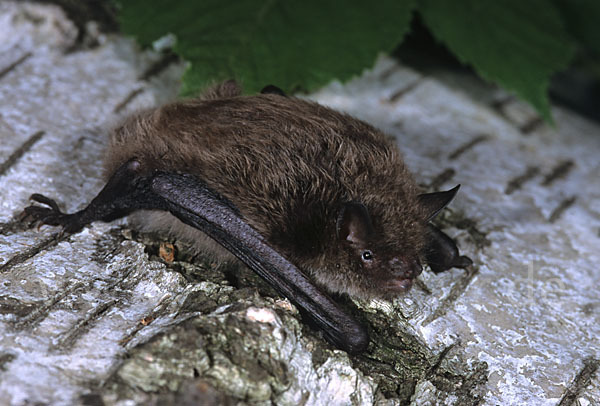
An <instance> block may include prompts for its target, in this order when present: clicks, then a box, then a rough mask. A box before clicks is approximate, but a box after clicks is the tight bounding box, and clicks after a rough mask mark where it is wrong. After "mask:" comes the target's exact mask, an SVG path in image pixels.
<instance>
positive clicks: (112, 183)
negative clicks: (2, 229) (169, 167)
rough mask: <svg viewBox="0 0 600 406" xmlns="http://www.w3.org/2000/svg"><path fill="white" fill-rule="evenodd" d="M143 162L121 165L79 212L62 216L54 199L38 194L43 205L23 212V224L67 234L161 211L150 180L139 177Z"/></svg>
mask: <svg viewBox="0 0 600 406" xmlns="http://www.w3.org/2000/svg"><path fill="white" fill-rule="evenodd" d="M139 169H140V163H139V162H138V161H137V160H135V159H132V160H130V161H128V162H126V163H124V164H123V165H121V166H120V167H119V168H118V169H117V171H116V172H115V173H114V174H113V176H112V177H111V178H110V179H109V180H108V182H107V184H106V185H105V186H104V188H103V189H102V190H101V191H100V193H98V195H97V196H96V197H95V198H94V199H93V200H92V201H91V203H90V204H89V205H88V206H87V207H86V208H84V209H83V210H80V211H78V212H75V213H72V214H67V213H63V212H62V211H61V210H60V209H59V207H58V204H57V203H56V201H55V200H54V199H51V198H49V197H46V196H44V195H41V194H38V193H35V194H33V195H31V197H30V199H31V200H33V201H35V202H38V203H41V204H42V205H44V206H39V205H31V206H28V207H26V208H25V209H23V212H22V213H21V216H20V217H21V221H23V222H27V223H28V224H29V225H30V226H33V225H35V224H39V225H43V224H47V225H52V226H62V227H63V230H64V231H65V232H69V233H76V232H78V231H80V230H81V229H82V228H83V227H84V226H85V225H87V224H89V223H91V222H92V221H96V220H102V221H111V220H115V219H117V218H120V217H123V216H125V215H127V214H129V213H131V212H132V211H134V210H138V209H144V208H160V207H159V206H161V200H160V199H157V198H156V197H155V196H154V195H153V194H152V193H149V190H150V188H149V182H150V181H151V180H150V178H149V177H143V176H140V175H139Z"/></svg>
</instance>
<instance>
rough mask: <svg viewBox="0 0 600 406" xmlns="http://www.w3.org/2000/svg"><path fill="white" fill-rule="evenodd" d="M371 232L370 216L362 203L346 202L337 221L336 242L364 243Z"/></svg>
mask: <svg viewBox="0 0 600 406" xmlns="http://www.w3.org/2000/svg"><path fill="white" fill-rule="evenodd" d="M372 232H373V225H372V224H371V216H369V212H368V210H367V208H366V207H365V206H364V205H363V204H362V203H356V202H348V203H344V204H343V205H342V208H341V210H340V213H339V215H338V219H337V237H338V240H342V241H348V242H349V243H352V244H360V243H364V242H366V241H367V240H368V238H369V236H370V235H371V233H372Z"/></svg>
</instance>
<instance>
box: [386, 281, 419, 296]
mask: <svg viewBox="0 0 600 406" xmlns="http://www.w3.org/2000/svg"><path fill="white" fill-rule="evenodd" d="M413 283H414V279H413V278H395V279H391V280H389V281H387V283H386V284H385V290H386V291H387V292H388V294H389V295H390V296H395V295H398V294H402V293H406V292H408V291H409V290H410V288H412V285H413Z"/></svg>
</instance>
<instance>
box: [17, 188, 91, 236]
mask: <svg viewBox="0 0 600 406" xmlns="http://www.w3.org/2000/svg"><path fill="white" fill-rule="evenodd" d="M30 199H31V200H33V201H34V202H37V203H41V204H43V205H45V206H48V207H44V206H38V205H31V206H28V207H25V208H24V209H23V212H22V213H21V215H20V216H19V218H20V221H21V222H23V223H26V224H27V225H28V227H30V228H31V227H34V226H37V227H38V228H39V227H41V226H43V225H49V226H62V227H63V231H64V232H67V233H75V232H77V231H79V230H81V229H82V228H83V226H82V225H81V223H80V221H79V218H78V217H79V216H77V215H76V214H66V213H63V212H62V211H60V209H59V208H58V204H57V203H56V201H55V200H54V199H51V198H49V197H46V196H44V195H41V194H38V193H34V194H33V195H31V197H30Z"/></svg>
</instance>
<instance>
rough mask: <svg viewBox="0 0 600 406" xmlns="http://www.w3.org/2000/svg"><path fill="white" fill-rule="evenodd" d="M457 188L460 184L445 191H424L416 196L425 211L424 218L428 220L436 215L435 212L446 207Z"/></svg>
mask: <svg viewBox="0 0 600 406" xmlns="http://www.w3.org/2000/svg"><path fill="white" fill-rule="evenodd" d="M459 188H460V185H456V186H455V187H454V188H452V189H450V190H447V191H445V192H435V193H424V194H422V195H419V196H417V199H418V200H419V204H420V205H421V207H422V208H423V212H424V213H425V220H426V221H429V220H431V219H433V218H434V217H435V216H437V214H438V213H439V212H440V211H442V209H443V208H444V207H446V206H447V205H448V203H450V202H451V201H452V199H454V196H455V195H456V192H458V189H459Z"/></svg>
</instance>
